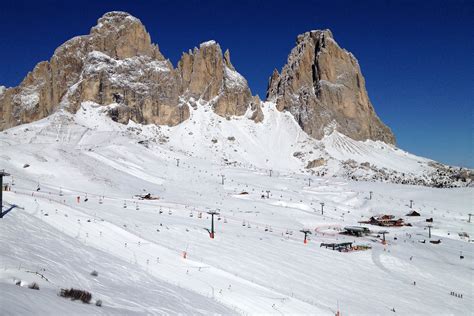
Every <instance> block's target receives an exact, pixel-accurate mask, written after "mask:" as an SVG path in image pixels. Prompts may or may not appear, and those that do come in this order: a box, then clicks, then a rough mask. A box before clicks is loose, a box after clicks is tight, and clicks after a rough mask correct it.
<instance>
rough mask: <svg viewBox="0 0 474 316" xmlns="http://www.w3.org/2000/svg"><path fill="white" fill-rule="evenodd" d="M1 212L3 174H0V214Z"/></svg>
mask: <svg viewBox="0 0 474 316" xmlns="http://www.w3.org/2000/svg"><path fill="white" fill-rule="evenodd" d="M2 211H3V172H2V173H0V213H2Z"/></svg>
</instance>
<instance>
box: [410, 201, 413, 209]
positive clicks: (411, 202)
mask: <svg viewBox="0 0 474 316" xmlns="http://www.w3.org/2000/svg"><path fill="white" fill-rule="evenodd" d="M412 207H413V200H410V208H412Z"/></svg>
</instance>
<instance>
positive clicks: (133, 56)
mask: <svg viewBox="0 0 474 316" xmlns="http://www.w3.org/2000/svg"><path fill="white" fill-rule="evenodd" d="M191 98H194V100H199V99H202V100H205V101H209V102H210V103H211V104H212V106H213V109H214V111H215V112H216V113H217V114H219V115H221V116H224V117H230V116H233V115H238V116H242V115H244V114H248V112H247V111H251V112H250V115H248V117H249V118H251V119H253V120H255V121H256V122H258V121H261V120H262V118H263V113H262V110H261V103H260V100H259V99H258V100H257V99H254V98H253V97H252V94H251V92H250V89H249V87H248V84H247V81H246V80H245V79H244V78H243V77H242V76H241V75H240V74H239V73H238V72H237V71H236V70H235V68H234V66H233V65H232V63H231V62H230V53H229V51H226V52H225V54H222V51H221V48H220V46H219V45H218V44H217V43H215V42H214V41H210V42H206V43H203V44H201V46H200V47H199V48H195V49H194V51H193V52H189V53H188V54H183V57H182V59H181V61H180V62H179V66H178V68H177V69H175V68H174V67H173V65H172V64H171V62H170V61H169V60H167V59H165V57H164V56H163V55H162V54H161V52H160V50H159V48H158V46H157V45H155V44H153V43H152V42H151V39H150V35H149V34H148V33H147V31H146V29H145V27H144V26H143V24H142V23H141V22H140V20H139V19H137V18H135V17H133V16H131V15H130V14H128V13H125V12H109V13H106V14H105V15H104V16H102V17H101V18H100V19H99V20H98V22H97V25H96V26H94V27H93V28H92V29H91V31H90V34H88V35H84V36H77V37H74V38H72V39H70V40H69V41H67V42H65V43H64V44H63V45H61V46H60V47H58V48H57V49H56V51H55V52H54V55H53V56H52V58H51V60H50V61H45V62H41V63H39V64H38V65H36V67H35V68H34V69H33V71H31V72H30V73H29V74H28V75H27V76H26V78H25V79H24V80H23V82H22V83H21V84H20V85H19V86H18V87H15V88H10V89H4V88H3V87H2V89H1V90H0V130H2V129H5V128H9V127H12V126H15V125H19V124H23V123H29V122H32V121H35V120H38V119H41V118H44V117H46V116H48V115H50V114H51V113H53V112H54V111H56V110H57V109H58V108H63V109H66V110H68V111H70V112H72V113H75V112H76V111H77V110H78V109H79V107H80V104H81V102H84V101H94V102H96V103H98V104H101V105H110V104H113V105H114V106H113V107H111V109H110V112H109V114H110V116H111V117H112V118H113V119H114V120H116V121H118V122H121V123H127V122H128V121H129V120H133V121H135V122H138V123H154V124H160V125H169V126H173V125H176V124H179V123H181V122H183V121H184V120H186V119H188V118H189V116H190V113H189V107H188V105H187V101H189V100H190V99H191Z"/></svg>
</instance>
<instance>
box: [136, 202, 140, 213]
mask: <svg viewBox="0 0 474 316" xmlns="http://www.w3.org/2000/svg"><path fill="white" fill-rule="evenodd" d="M135 209H136V210H137V211H138V210H139V209H140V207H139V206H138V203H135Z"/></svg>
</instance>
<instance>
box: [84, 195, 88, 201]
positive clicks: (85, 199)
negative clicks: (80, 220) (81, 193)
mask: <svg viewBox="0 0 474 316" xmlns="http://www.w3.org/2000/svg"><path fill="white" fill-rule="evenodd" d="M87 201H89V199H88V198H87V193H86V197H85V198H84V202H87Z"/></svg>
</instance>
